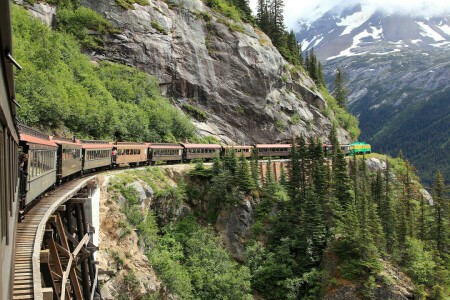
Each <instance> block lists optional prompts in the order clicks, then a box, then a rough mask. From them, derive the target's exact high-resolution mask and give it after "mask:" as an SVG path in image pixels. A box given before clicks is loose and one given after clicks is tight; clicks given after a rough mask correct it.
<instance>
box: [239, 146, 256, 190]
mask: <svg viewBox="0 0 450 300" xmlns="http://www.w3.org/2000/svg"><path fill="white" fill-rule="evenodd" d="M237 181H238V184H239V187H240V188H241V190H242V191H245V192H250V191H251V190H253V189H254V188H255V184H254V182H253V178H252V176H251V174H250V169H249V167H248V162H247V159H246V158H245V155H244V152H242V155H241V157H240V158H239V166H238V170H237Z"/></svg>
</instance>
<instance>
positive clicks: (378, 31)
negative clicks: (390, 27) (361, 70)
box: [327, 26, 383, 60]
mask: <svg viewBox="0 0 450 300" xmlns="http://www.w3.org/2000/svg"><path fill="white" fill-rule="evenodd" d="M370 29H371V30H372V32H371V33H370V32H369V31H368V30H367V29H365V30H364V31H363V32H361V33H358V34H357V35H355V36H354V37H353V43H352V45H351V46H350V47H349V48H347V49H345V50H343V51H341V52H340V53H339V54H338V55H336V56H331V57H328V58H327V60H330V59H334V58H338V57H342V56H355V55H362V54H365V53H366V52H361V53H355V52H352V49H356V48H357V47H358V45H359V44H360V43H361V41H362V39H364V38H367V37H372V38H373V39H374V40H376V39H379V38H380V37H381V34H382V33H383V29H382V28H380V29H378V28H376V27H373V26H372V27H370Z"/></svg>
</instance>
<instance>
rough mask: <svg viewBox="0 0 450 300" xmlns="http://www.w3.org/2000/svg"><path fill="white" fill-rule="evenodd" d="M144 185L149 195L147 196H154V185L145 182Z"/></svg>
mask: <svg viewBox="0 0 450 300" xmlns="http://www.w3.org/2000/svg"><path fill="white" fill-rule="evenodd" d="M143 187H144V190H145V194H146V195H147V197H153V194H154V191H153V189H152V187H151V186H149V185H148V184H144V185H143Z"/></svg>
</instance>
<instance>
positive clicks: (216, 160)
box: [212, 155, 222, 175]
mask: <svg viewBox="0 0 450 300" xmlns="http://www.w3.org/2000/svg"><path fill="white" fill-rule="evenodd" d="M221 170H222V162H221V161H220V157H219V155H216V156H214V161H213V166H212V173H213V175H219V173H220V171H221Z"/></svg>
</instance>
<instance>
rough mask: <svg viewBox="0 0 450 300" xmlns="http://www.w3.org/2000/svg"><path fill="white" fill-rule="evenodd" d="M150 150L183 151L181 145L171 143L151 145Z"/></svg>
mask: <svg viewBox="0 0 450 300" xmlns="http://www.w3.org/2000/svg"><path fill="white" fill-rule="evenodd" d="M149 148H151V149H183V147H181V145H180V144H171V143H154V144H152V143H150V145H149Z"/></svg>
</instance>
